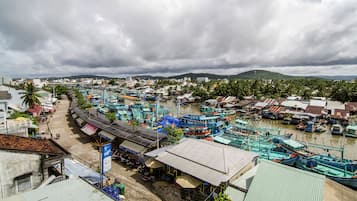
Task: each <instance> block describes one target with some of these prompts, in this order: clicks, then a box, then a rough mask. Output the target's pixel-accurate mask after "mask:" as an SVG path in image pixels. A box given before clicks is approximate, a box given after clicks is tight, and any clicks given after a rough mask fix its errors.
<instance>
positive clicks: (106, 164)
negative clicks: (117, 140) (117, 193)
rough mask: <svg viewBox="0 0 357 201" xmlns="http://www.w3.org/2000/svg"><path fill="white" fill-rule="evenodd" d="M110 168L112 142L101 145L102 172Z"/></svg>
mask: <svg viewBox="0 0 357 201" xmlns="http://www.w3.org/2000/svg"><path fill="white" fill-rule="evenodd" d="M111 168H112V144H110V143H109V144H106V145H104V146H102V174H104V173H106V172H108V171H109V170H110V169H111Z"/></svg>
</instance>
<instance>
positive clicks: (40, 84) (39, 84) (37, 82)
mask: <svg viewBox="0 0 357 201" xmlns="http://www.w3.org/2000/svg"><path fill="white" fill-rule="evenodd" d="M32 84H33V85H34V86H35V87H36V88H42V87H44V86H46V85H47V82H46V81H45V82H42V81H41V80H40V79H33V80H32Z"/></svg>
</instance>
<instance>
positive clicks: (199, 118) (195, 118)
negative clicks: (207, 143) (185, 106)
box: [180, 114, 231, 135]
mask: <svg viewBox="0 0 357 201" xmlns="http://www.w3.org/2000/svg"><path fill="white" fill-rule="evenodd" d="M180 126H181V127H182V128H188V127H207V128H208V129H209V130H210V131H211V134H212V135H220V134H223V133H224V132H225V131H226V130H228V129H230V128H231V126H230V124H229V121H228V119H226V118H223V117H221V116H219V115H193V114H186V115H184V116H183V117H181V118H180Z"/></svg>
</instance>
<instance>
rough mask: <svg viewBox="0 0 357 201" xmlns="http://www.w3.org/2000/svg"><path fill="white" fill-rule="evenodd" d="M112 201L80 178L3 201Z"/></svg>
mask: <svg viewBox="0 0 357 201" xmlns="http://www.w3.org/2000/svg"><path fill="white" fill-rule="evenodd" d="M39 200H46V201H62V200H66V201H82V200H83V201H113V200H112V199H111V198H109V197H108V196H107V195H105V194H104V193H102V192H101V191H99V190H98V189H96V188H94V187H93V186H91V185H90V184H88V183H86V182H85V181H83V180H82V179H80V178H75V179H68V180H64V181H61V182H57V183H54V184H51V185H48V186H45V187H43V188H39V189H35V190H32V191H28V192H25V193H22V194H18V195H15V196H12V197H9V198H5V199H4V200H3V201H39Z"/></svg>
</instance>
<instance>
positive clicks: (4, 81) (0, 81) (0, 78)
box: [0, 76, 12, 85]
mask: <svg viewBox="0 0 357 201" xmlns="http://www.w3.org/2000/svg"><path fill="white" fill-rule="evenodd" d="M11 81H12V79H11V78H9V77H5V76H0V85H10V84H11Z"/></svg>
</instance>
